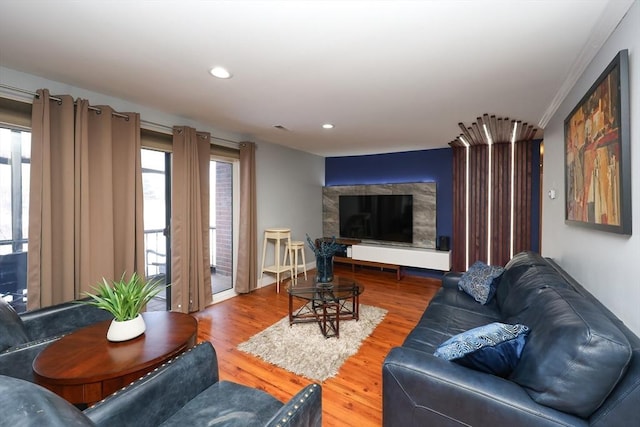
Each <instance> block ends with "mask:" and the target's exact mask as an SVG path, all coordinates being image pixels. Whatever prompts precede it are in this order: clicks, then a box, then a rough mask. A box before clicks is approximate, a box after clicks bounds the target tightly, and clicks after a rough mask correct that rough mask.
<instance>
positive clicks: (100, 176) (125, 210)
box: [27, 90, 144, 310]
mask: <svg viewBox="0 0 640 427" xmlns="http://www.w3.org/2000/svg"><path fill="white" fill-rule="evenodd" d="M56 98H59V99H60V101H57V100H51V99H50V96H49V92H48V91H47V90H39V91H38V95H37V96H36V99H35V100H34V104H33V113H32V123H33V125H32V137H31V156H32V160H31V161H32V165H31V189H30V211H29V255H28V286H27V288H28V291H27V292H28V309H29V310H31V309H35V308H38V307H43V306H48V305H52V304H57V303H60V302H64V301H69V300H73V299H76V298H79V297H81V296H82V292H84V291H87V290H90V289H91V287H92V286H94V285H95V284H96V283H97V282H98V281H100V280H101V279H102V278H103V277H105V278H107V279H113V278H118V277H120V276H121V275H122V274H123V273H125V272H126V273H127V274H131V273H133V272H134V271H135V272H137V273H139V274H144V258H143V256H144V247H143V227H142V174H141V168H140V117H139V115H138V114H136V113H127V114H125V115H124V116H126V117H122V116H123V115H118V116H116V115H114V114H113V111H112V109H111V108H109V107H99V108H97V109H96V108H91V109H90V107H89V104H88V102H87V101H86V100H78V101H77V106H76V107H75V108H74V102H73V99H72V98H71V97H70V96H58V97H56ZM74 110H75V113H74Z"/></svg>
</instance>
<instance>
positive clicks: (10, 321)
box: [0, 298, 29, 352]
mask: <svg viewBox="0 0 640 427" xmlns="http://www.w3.org/2000/svg"><path fill="white" fill-rule="evenodd" d="M28 341H29V336H28V335H27V331H26V329H25V327H24V324H23V323H22V319H20V316H18V314H17V313H16V311H15V310H14V309H13V307H11V306H10V305H9V304H7V302H6V301H5V300H3V299H2V298H0V352H2V351H4V350H6V349H8V348H11V347H14V346H16V345H19V344H24V343H26V342H28Z"/></svg>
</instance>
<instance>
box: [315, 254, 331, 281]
mask: <svg viewBox="0 0 640 427" xmlns="http://www.w3.org/2000/svg"><path fill="white" fill-rule="evenodd" d="M332 281H333V255H316V282H317V283H329V282H332Z"/></svg>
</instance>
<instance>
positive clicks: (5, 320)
mask: <svg viewBox="0 0 640 427" xmlns="http://www.w3.org/2000/svg"><path fill="white" fill-rule="evenodd" d="M112 318H113V317H112V316H111V315H110V314H109V313H108V312H106V311H104V310H100V309H99V308H97V307H94V306H90V305H86V304H77V303H73V302H68V303H63V304H58V305H54V306H51V307H45V308H41V309H38V310H33V311H27V312H24V313H20V314H17V313H16V312H15V310H14V309H13V307H11V306H10V305H9V304H8V303H7V302H6V301H4V300H2V299H0V375H8V376H10V377H15V378H20V379H23V380H27V381H33V370H32V367H31V365H32V364H33V360H34V359H35V358H36V356H37V355H38V354H39V353H40V352H41V351H42V350H43V349H44V348H45V347H46V346H48V345H49V344H51V343H52V342H53V341H55V340H57V339H60V338H61V337H62V336H63V335H65V334H68V333H70V332H73V331H75V330H76V329H79V328H82V327H84V326H88V325H92V324H94V323H96V322H100V321H102V320H108V319H112Z"/></svg>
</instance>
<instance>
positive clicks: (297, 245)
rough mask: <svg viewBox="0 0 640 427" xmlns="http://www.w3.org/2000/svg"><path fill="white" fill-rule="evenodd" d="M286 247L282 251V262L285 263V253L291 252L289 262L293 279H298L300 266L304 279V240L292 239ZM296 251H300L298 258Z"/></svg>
mask: <svg viewBox="0 0 640 427" xmlns="http://www.w3.org/2000/svg"><path fill="white" fill-rule="evenodd" d="M287 249H288V250H287V251H286V252H285V253H284V261H283V264H285V265H286V264H287V254H291V257H292V259H291V261H290V263H293V274H294V276H293V278H294V279H293V280H294V281H297V279H298V267H302V269H303V271H304V280H307V261H306V260H305V259H304V242H301V241H299V240H294V241H292V242H291V245H290V246H289V247H287ZM298 252H300V258H298ZM300 259H302V264H300Z"/></svg>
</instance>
